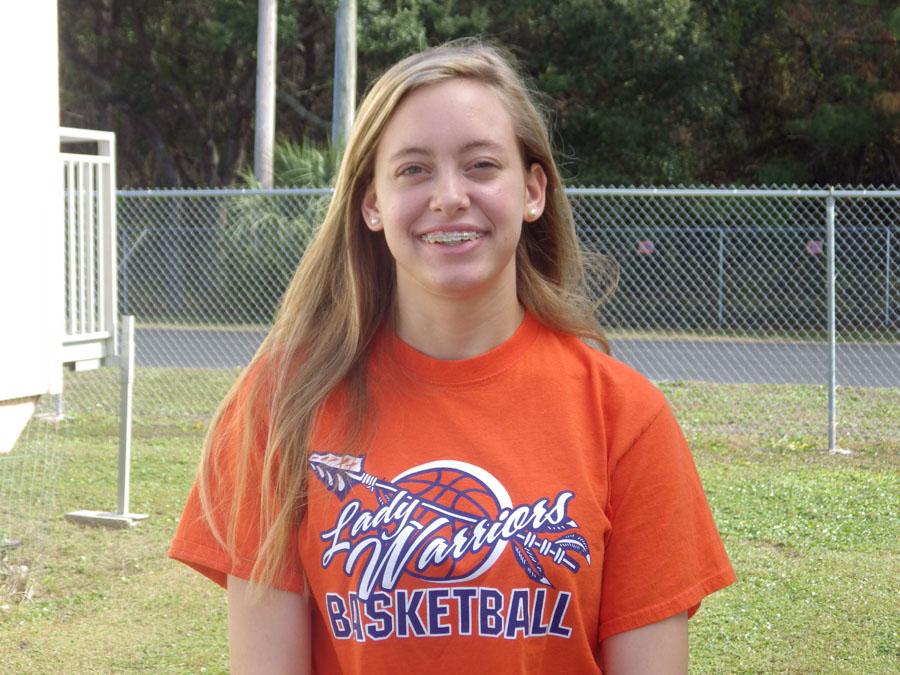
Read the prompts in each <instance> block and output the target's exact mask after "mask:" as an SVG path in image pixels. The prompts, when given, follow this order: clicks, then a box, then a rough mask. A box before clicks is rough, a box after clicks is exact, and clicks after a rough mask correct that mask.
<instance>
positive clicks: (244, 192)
mask: <svg viewBox="0 0 900 675" xmlns="http://www.w3.org/2000/svg"><path fill="white" fill-rule="evenodd" d="M332 192H333V190H332V189H331V188H269V189H258V190H257V189H253V188H198V189H193V188H188V189H185V188H173V189H166V188H159V189H150V190H133V189H120V190H118V191H117V192H116V194H117V195H118V196H119V197H257V196H259V197H267V196H270V195H297V196H303V197H311V196H320V195H330V194H331V193H332Z"/></svg>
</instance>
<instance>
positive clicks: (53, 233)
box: [0, 0, 64, 452]
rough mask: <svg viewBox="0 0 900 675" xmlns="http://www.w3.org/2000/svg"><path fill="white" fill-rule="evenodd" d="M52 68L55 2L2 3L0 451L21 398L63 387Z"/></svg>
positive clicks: (58, 177) (55, 73)
mask: <svg viewBox="0 0 900 675" xmlns="http://www.w3.org/2000/svg"><path fill="white" fill-rule="evenodd" d="M58 70H59V64H58V34H57V11H56V0H28V1H27V2H4V3H0V91H2V94H0V101H2V104H0V129H2V141H0V143H2V145H0V147H2V148H3V153H2V155H0V194H2V195H3V196H2V198H0V402H6V405H0V452H2V451H3V450H4V446H5V443H4V434H3V429H4V428H5V429H7V433H6V434H5V436H8V435H9V432H8V429H9V427H10V426H16V425H18V424H19V423H20V422H21V418H22V412H21V410H22V408H23V406H24V407H26V408H27V406H28V398H31V400H34V399H33V397H35V396H37V395H41V394H46V393H57V392H59V391H61V389H62V368H61V365H60V350H61V344H62V335H63V312H64V309H63V290H64V289H63V283H64V282H63V238H62V237H63V227H62V176H61V169H60V164H59V157H58V156H59V76H58ZM21 399H26V400H24V401H23V400H21ZM11 400H14V401H13V402H15V403H18V406H13V405H10V401H11ZM15 407H18V409H19V412H14V411H13V408H15ZM3 410H7V411H8V412H6V413H4V412H3ZM4 419H6V420H8V421H7V422H4ZM13 420H15V421H13ZM15 434H16V435H18V431H16V432H15Z"/></svg>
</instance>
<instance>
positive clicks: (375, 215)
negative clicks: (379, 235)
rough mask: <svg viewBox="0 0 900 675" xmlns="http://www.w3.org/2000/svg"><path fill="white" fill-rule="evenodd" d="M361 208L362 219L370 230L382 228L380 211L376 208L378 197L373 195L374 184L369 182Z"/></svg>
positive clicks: (374, 230)
mask: <svg viewBox="0 0 900 675" xmlns="http://www.w3.org/2000/svg"><path fill="white" fill-rule="evenodd" d="M361 210H362V217H363V221H364V222H365V224H366V227H368V228H369V229H370V230H372V232H380V231H381V230H383V229H384V223H383V222H382V220H381V212H380V211H379V210H378V199H377V198H376V196H375V186H374V185H372V184H371V183H370V184H369V187H367V188H366V194H365V195H364V196H363V200H362V206H361Z"/></svg>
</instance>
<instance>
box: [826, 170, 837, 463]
mask: <svg viewBox="0 0 900 675" xmlns="http://www.w3.org/2000/svg"><path fill="white" fill-rule="evenodd" d="M825 239H826V242H827V244H826V245H827V247H828V452H841V450H839V449H838V447H837V319H836V311H835V297H834V295H835V251H834V239H835V237H834V188H833V187H829V188H828V196H827V197H826V198H825Z"/></svg>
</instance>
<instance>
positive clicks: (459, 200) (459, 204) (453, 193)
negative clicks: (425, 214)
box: [430, 171, 470, 216]
mask: <svg viewBox="0 0 900 675" xmlns="http://www.w3.org/2000/svg"><path fill="white" fill-rule="evenodd" d="M469 204H470V202H469V193H468V191H467V190H466V185H465V178H464V177H463V176H460V175H459V174H458V173H457V172H456V171H443V172H441V174H440V175H439V176H438V180H436V181H435V183H434V191H433V192H432V195H431V204H430V207H431V210H432V211H436V212H438V213H443V214H444V215H447V216H452V215H455V214H456V213H458V212H459V211H464V210H465V209H467V208H469Z"/></svg>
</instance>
